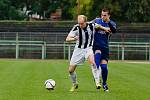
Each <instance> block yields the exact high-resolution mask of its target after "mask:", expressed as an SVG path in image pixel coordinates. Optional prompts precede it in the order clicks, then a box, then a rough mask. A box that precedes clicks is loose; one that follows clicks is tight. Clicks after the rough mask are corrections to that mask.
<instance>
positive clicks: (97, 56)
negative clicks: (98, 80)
mask: <svg viewBox="0 0 150 100" xmlns="http://www.w3.org/2000/svg"><path fill="white" fill-rule="evenodd" d="M94 57H95V63H96V66H97V68H98V69H99V66H100V59H101V54H100V53H96V54H95V55H94Z"/></svg>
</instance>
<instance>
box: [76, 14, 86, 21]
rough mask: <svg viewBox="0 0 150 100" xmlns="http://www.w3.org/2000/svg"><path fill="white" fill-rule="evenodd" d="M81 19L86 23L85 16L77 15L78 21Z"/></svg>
mask: <svg viewBox="0 0 150 100" xmlns="http://www.w3.org/2000/svg"><path fill="white" fill-rule="evenodd" d="M82 18H83V19H84V22H86V21H87V17H86V16H85V15H78V20H80V19H82Z"/></svg>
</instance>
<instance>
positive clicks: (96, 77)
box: [91, 64, 100, 84]
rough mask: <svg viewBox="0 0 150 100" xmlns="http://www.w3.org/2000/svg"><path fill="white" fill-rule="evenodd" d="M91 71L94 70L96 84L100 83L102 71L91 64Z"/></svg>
mask: <svg viewBox="0 0 150 100" xmlns="http://www.w3.org/2000/svg"><path fill="white" fill-rule="evenodd" d="M91 69H92V74H93V77H94V80H95V83H96V84H98V83H100V77H99V71H100V70H98V69H97V67H96V66H95V65H93V64H91Z"/></svg>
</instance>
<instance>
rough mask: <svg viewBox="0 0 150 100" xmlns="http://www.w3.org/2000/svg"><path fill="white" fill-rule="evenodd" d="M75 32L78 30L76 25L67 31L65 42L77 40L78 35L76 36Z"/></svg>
mask: <svg viewBox="0 0 150 100" xmlns="http://www.w3.org/2000/svg"><path fill="white" fill-rule="evenodd" d="M77 32H78V28H77V26H76V25H75V26H74V27H73V28H72V30H71V31H70V32H69V34H68V36H67V38H66V41H67V42H71V41H76V40H78V38H79V37H78V36H77Z"/></svg>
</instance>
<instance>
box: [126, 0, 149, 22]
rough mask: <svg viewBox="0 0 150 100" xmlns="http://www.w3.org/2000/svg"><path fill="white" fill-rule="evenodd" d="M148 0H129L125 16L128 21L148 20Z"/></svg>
mask: <svg viewBox="0 0 150 100" xmlns="http://www.w3.org/2000/svg"><path fill="white" fill-rule="evenodd" d="M149 5H150V1H149V0H129V1H128V10H127V12H126V17H127V19H128V21H130V22H150V17H149V16H150V6H149Z"/></svg>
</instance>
